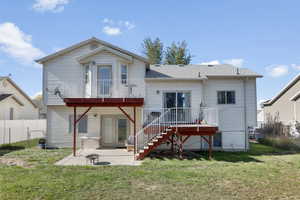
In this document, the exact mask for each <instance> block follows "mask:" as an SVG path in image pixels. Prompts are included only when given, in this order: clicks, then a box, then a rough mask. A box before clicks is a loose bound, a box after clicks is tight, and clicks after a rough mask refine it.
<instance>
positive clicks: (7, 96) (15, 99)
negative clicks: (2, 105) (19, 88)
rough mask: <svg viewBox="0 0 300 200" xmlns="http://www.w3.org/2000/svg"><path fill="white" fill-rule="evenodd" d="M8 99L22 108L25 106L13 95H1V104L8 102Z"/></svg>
mask: <svg viewBox="0 0 300 200" xmlns="http://www.w3.org/2000/svg"><path fill="white" fill-rule="evenodd" d="M8 99H13V100H14V101H15V102H16V103H18V104H19V105H20V106H24V104H23V103H22V102H21V101H20V100H19V99H18V98H16V97H15V96H14V95H13V94H0V102H2V101H5V100H8Z"/></svg>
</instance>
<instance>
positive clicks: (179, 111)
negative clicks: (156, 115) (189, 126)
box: [163, 91, 191, 123]
mask: <svg viewBox="0 0 300 200" xmlns="http://www.w3.org/2000/svg"><path fill="white" fill-rule="evenodd" d="M163 103H164V104H163V105H164V108H170V109H171V110H170V112H169V114H168V115H167V116H166V117H167V120H169V121H173V120H175V119H176V120H177V121H180V122H182V123H186V122H187V121H188V120H190V119H191V109H190V107H191V93H190V92H183V91H177V92H165V93H164V94H163Z"/></svg>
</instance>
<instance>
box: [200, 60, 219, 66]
mask: <svg viewBox="0 0 300 200" xmlns="http://www.w3.org/2000/svg"><path fill="white" fill-rule="evenodd" d="M219 64H221V63H220V61H218V60H212V61H209V62H203V63H200V65H219Z"/></svg>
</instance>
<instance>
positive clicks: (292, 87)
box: [262, 74, 300, 134]
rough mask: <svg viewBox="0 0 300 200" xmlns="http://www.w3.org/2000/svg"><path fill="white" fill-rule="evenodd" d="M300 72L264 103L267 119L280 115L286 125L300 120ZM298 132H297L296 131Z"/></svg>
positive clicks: (291, 124) (292, 124) (280, 119)
mask: <svg viewBox="0 0 300 200" xmlns="http://www.w3.org/2000/svg"><path fill="white" fill-rule="evenodd" d="M299 97H300V74H299V75H297V76H296V77H295V78H294V79H293V80H292V81H291V82H289V83H288V84H287V85H286V86H285V87H284V88H283V89H282V90H281V91H279V93H278V94H277V95H275V96H274V97H273V98H272V99H270V100H268V101H265V102H264V103H263V104H262V105H263V110H264V115H265V119H266V120H267V118H268V116H272V117H275V116H278V117H279V121H281V122H282V123H283V124H284V125H289V126H294V125H295V124H296V123H297V122H300V100H299ZM296 134H297V133H296Z"/></svg>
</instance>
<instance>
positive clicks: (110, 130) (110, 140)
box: [101, 116, 116, 147]
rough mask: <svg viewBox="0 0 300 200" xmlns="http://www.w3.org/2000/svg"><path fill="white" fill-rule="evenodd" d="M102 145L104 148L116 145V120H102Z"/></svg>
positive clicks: (110, 118) (107, 117)
mask: <svg viewBox="0 0 300 200" xmlns="http://www.w3.org/2000/svg"><path fill="white" fill-rule="evenodd" d="M101 122H102V123H101V143H102V144H101V145H102V146H104V147H113V146H115V145H116V143H115V138H116V137H115V129H114V118H113V117H112V116H104V117H102V120H101Z"/></svg>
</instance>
